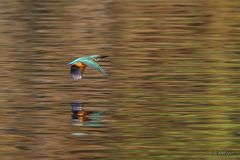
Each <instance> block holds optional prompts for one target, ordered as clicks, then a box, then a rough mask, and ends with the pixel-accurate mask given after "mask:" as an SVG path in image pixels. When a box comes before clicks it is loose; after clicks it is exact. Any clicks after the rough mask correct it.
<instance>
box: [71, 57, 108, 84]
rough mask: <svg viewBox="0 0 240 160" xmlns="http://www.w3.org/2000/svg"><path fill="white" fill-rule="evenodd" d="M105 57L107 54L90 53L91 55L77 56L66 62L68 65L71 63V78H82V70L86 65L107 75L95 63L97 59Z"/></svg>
mask: <svg viewBox="0 0 240 160" xmlns="http://www.w3.org/2000/svg"><path fill="white" fill-rule="evenodd" d="M106 57H108V56H99V55H91V56H86V57H80V58H77V59H75V60H74V61H72V62H70V63H68V64H69V65H71V75H72V78H73V79H74V80H79V79H82V77H83V72H84V70H85V68H86V67H87V66H88V67H90V68H92V69H95V70H97V71H98V72H100V73H102V74H104V75H108V73H107V72H106V71H105V70H104V69H103V68H102V67H101V66H100V65H99V64H98V63H97V61H99V60H101V59H102V58H106Z"/></svg>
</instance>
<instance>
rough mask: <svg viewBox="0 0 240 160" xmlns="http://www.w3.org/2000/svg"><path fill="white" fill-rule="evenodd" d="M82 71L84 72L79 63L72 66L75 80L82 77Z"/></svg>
mask: <svg viewBox="0 0 240 160" xmlns="http://www.w3.org/2000/svg"><path fill="white" fill-rule="evenodd" d="M82 73H83V72H81V70H80V67H78V66H77V65H72V66H71V75H72V78H73V79H74V80H79V79H82Z"/></svg>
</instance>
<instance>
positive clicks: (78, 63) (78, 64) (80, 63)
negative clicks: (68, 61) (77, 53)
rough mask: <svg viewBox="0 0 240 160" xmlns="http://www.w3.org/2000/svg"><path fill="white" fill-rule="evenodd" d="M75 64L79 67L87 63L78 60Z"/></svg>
mask: <svg viewBox="0 0 240 160" xmlns="http://www.w3.org/2000/svg"><path fill="white" fill-rule="evenodd" d="M74 65H76V66H78V67H83V66H85V64H83V63H82V62H77V63H75V64H74Z"/></svg>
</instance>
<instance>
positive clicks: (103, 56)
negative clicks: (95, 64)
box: [100, 56, 108, 58]
mask: <svg viewBox="0 0 240 160" xmlns="http://www.w3.org/2000/svg"><path fill="white" fill-rule="evenodd" d="M106 57H108V56H100V58H106Z"/></svg>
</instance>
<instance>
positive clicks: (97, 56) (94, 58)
mask: <svg viewBox="0 0 240 160" xmlns="http://www.w3.org/2000/svg"><path fill="white" fill-rule="evenodd" d="M90 57H91V58H92V59H93V60H94V61H99V60H100V59H102V58H106V57H108V56H99V55H92V56H90Z"/></svg>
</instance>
